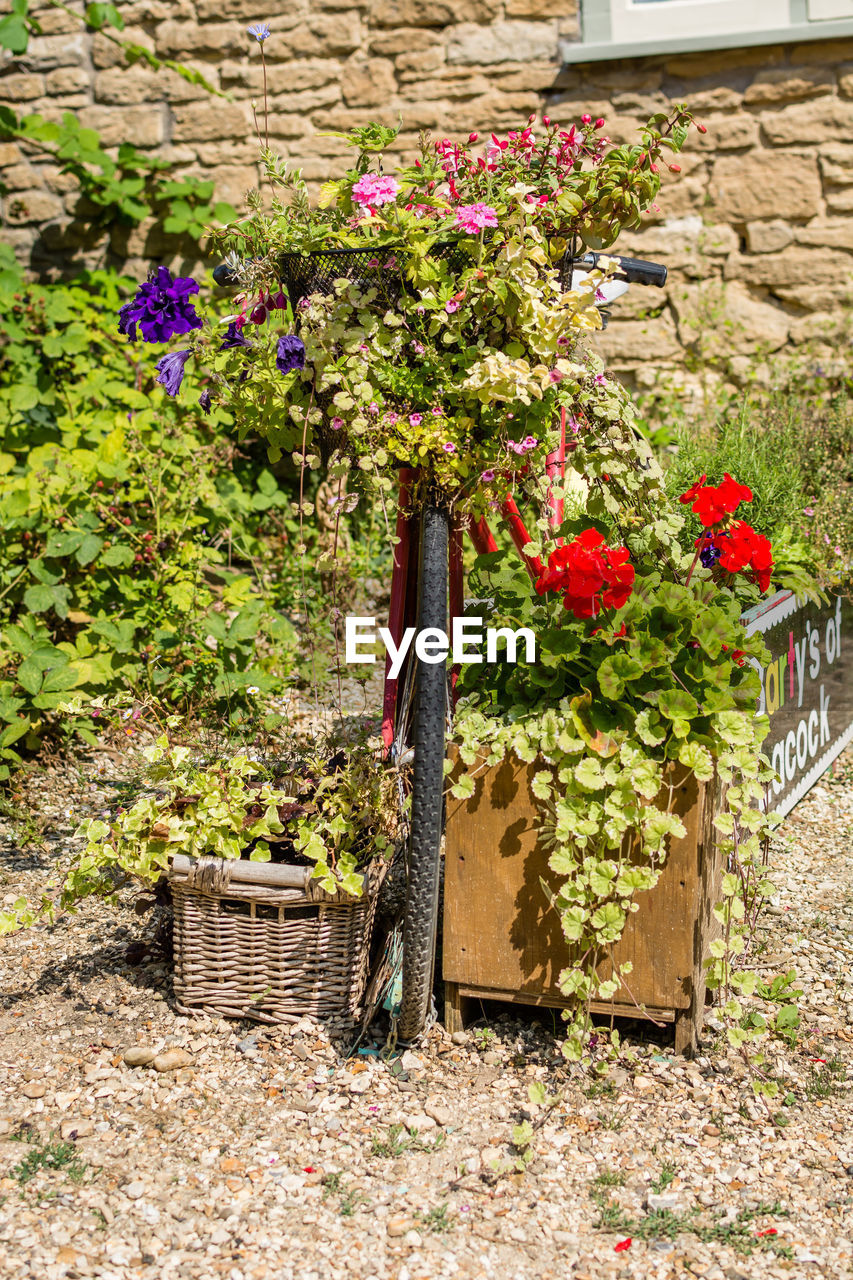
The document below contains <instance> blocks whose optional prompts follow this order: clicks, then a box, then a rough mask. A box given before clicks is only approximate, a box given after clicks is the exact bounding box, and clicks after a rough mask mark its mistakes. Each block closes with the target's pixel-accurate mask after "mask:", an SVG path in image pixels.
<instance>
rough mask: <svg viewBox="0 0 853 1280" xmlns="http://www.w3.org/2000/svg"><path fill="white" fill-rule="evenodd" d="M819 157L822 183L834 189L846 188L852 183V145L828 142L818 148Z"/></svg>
mask: <svg viewBox="0 0 853 1280" xmlns="http://www.w3.org/2000/svg"><path fill="white" fill-rule="evenodd" d="M819 156H820V162H819V163H820V171H821V173H822V174H823V179H824V182H829V183H831V184H832V185H833V186H834V187H847V186H850V184H851V183H853V144H850V143H844V142H828V143H827V144H826V146H823V147H820V148H819Z"/></svg>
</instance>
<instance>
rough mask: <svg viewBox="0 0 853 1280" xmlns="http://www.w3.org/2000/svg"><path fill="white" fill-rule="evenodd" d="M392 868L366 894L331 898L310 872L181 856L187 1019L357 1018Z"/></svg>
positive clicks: (178, 892)
mask: <svg viewBox="0 0 853 1280" xmlns="http://www.w3.org/2000/svg"><path fill="white" fill-rule="evenodd" d="M385 869H386V865H385V864H384V863H376V864H374V865H373V866H372V867H371V868H370V869H369V870H368V872H367V874H366V875H365V880H364V893H363V894H362V896H361V897H360V898H352V897H350V896H349V895H348V894H345V893H335V894H329V893H325V892H324V891H323V890H322V889H321V888H319V886H318V885H317V882H316V881H312V880H311V879H310V869H309V868H306V867H292V866H283V865H278V864H271V863H258V862H249V861H235V860H231V861H229V860H225V859H222V858H200V859H198V861H193V860H192V859H190V858H187V857H183V856H179V857H176V858H175V859H174V861H173V863H172V866H171V869H170V871H169V885H170V888H171V890H172V900H173V904H174V913H175V942H174V955H175V958H174V965H175V997H176V1001H177V1006H178V1009H179V1010H180V1012H181V1013H197V1012H198V1011H199V1010H204V1011H205V1012H207V1013H213V1014H218V1015H219V1016H220V1017H224V1018H254V1019H256V1020H257V1021H258V1022H289V1021H294V1020H295V1019H297V1018H299V1017H301V1016H302V1015H304V1014H313V1015H314V1016H315V1017H329V1016H333V1015H336V1014H337V1015H340V1014H349V1015H351V1016H352V1015H354V1014H355V1011H356V1009H357V1007H358V1004H359V1001H360V1000H361V997H362V995H363V992H364V985H365V981H366V978H367V966H368V953H369V950H370V933H371V929H372V927H373V917H374V914H375V910H376V899H377V895H378V892H379V888H380V885H381V883H382V878H383V876H384V874H385Z"/></svg>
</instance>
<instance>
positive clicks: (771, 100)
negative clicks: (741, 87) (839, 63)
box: [743, 66, 835, 107]
mask: <svg viewBox="0 0 853 1280" xmlns="http://www.w3.org/2000/svg"><path fill="white" fill-rule="evenodd" d="M834 87H835V77H834V76H833V74H832V72H831V71H829V70H828V69H827V68H826V67H820V66H816V67H769V68H768V69H767V70H766V71H759V72H758V74H757V75H756V77H755V79H754V80H753V82H752V84H751V85H750V86H749V88H748V89H747V90H746V92H745V93H744V95H743V100H744V103H745V104H746V105H747V106H750V107H754V106H774V105H776V104H777V103H783V102H798V101H801V100H802V99H804V98H819V97H823V96H824V95H826V94H829V93H832V91H833V89H834Z"/></svg>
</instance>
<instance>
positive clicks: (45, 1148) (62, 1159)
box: [11, 1130, 88, 1187]
mask: <svg viewBox="0 0 853 1280" xmlns="http://www.w3.org/2000/svg"><path fill="white" fill-rule="evenodd" d="M12 1136H13V1137H14V1138H15V1140H16V1141H19V1142H28V1143H30V1149H29V1151H28V1152H27V1154H26V1155H25V1156H24V1158H23V1160H19V1161H18V1163H17V1164H16V1165H15V1166H14V1167H13V1168H12V1170H11V1175H12V1177H13V1178H14V1179H15V1181H16V1182H17V1183H18V1185H19V1186H21V1187H25V1186H26V1185H27V1183H28V1182H30V1181H31V1180H32V1179H33V1178H34V1177H35V1176H36V1174H37V1173H39V1172H40V1170H42V1169H62V1170H64V1171H65V1173H66V1174H67V1175H68V1177H69V1178H70V1179H71V1181H72V1182H75V1183H80V1182H82V1181H83V1179H84V1177H85V1176H86V1169H87V1168H88V1166H87V1165H86V1164H84V1163H83V1161H82V1160H80V1159H79V1158H78V1156H77V1152H76V1148H75V1146H74V1143H73V1142H52V1141H51V1139H50V1138H47V1139H45V1140H42V1139H41V1138H39V1136H38V1135H37V1134H36V1133H32V1132H26V1131H23V1132H22V1131H20V1130H19V1131H18V1132H17V1133H15V1134H13V1135H12Z"/></svg>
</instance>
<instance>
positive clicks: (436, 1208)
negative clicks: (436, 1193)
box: [415, 1200, 455, 1235]
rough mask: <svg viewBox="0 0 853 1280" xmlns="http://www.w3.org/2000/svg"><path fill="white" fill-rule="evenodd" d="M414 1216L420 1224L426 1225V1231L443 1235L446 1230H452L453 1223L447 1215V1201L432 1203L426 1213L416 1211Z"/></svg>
mask: <svg viewBox="0 0 853 1280" xmlns="http://www.w3.org/2000/svg"><path fill="white" fill-rule="evenodd" d="M415 1217H416V1218H417V1220H418V1221H419V1222H420V1224H421V1226H423V1227H426V1229H427V1231H433V1232H435V1234H436V1235H444V1234H445V1233H446V1232H448V1231H452V1230H453V1227H454V1226H455V1223H454V1222H453V1220H452V1219H451V1218H450V1217H448V1205H447V1201H446V1200H445V1201H443V1202H442V1203H441V1204H434V1205H433V1207H432V1208H431V1209H427V1211H426V1213H416V1214H415Z"/></svg>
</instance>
